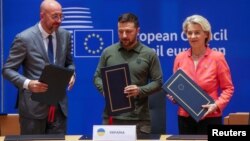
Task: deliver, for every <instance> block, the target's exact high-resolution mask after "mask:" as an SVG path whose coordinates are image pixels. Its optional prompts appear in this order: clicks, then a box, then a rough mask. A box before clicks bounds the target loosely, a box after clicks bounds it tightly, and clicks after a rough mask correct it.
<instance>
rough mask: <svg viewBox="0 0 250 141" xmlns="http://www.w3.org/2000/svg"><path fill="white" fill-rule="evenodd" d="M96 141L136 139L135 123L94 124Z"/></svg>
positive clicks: (132, 140) (130, 140) (128, 140)
mask: <svg viewBox="0 0 250 141" xmlns="http://www.w3.org/2000/svg"><path fill="white" fill-rule="evenodd" d="M93 140H94V141H136V126H135V125H94V126H93Z"/></svg>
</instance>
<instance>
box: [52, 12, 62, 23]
mask: <svg viewBox="0 0 250 141" xmlns="http://www.w3.org/2000/svg"><path fill="white" fill-rule="evenodd" d="M51 18H52V19H53V20H56V21H58V20H59V19H60V20H61V21H62V20H63V19H64V16H63V15H58V14H55V15H52V16H51Z"/></svg>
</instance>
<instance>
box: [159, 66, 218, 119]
mask: <svg viewBox="0 0 250 141" xmlns="http://www.w3.org/2000/svg"><path fill="white" fill-rule="evenodd" d="M162 88H163V90H165V91H166V92H167V93H168V94H170V95H172V96H173V98H174V99H175V101H176V102H177V103H178V104H179V105H180V106H181V107H182V108H183V109H185V111H187V112H188V113H189V114H190V115H191V116H192V117H193V118H194V119H195V120H196V121H197V122H198V121H199V120H200V119H201V118H202V117H203V115H204V114H205V113H206V111H207V109H204V108H202V107H201V106H202V105H205V104H212V103H214V100H213V99H212V98H211V97H210V96H209V95H208V94H207V93H206V92H205V91H204V90H202V89H201V87H200V86H199V85H197V84H196V83H195V82H194V81H193V80H192V79H191V78H190V77H188V76H187V74H185V73H184V71H183V70H181V69H179V70H177V71H176V73H175V74H173V75H172V76H171V77H170V78H169V79H168V80H167V81H166V82H165V83H164V85H163V87H162Z"/></svg>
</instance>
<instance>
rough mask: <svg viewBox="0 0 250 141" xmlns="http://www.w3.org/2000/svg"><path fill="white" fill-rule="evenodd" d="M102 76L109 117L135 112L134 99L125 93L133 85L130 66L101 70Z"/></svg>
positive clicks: (110, 67) (117, 66) (122, 65)
mask: <svg viewBox="0 0 250 141" xmlns="http://www.w3.org/2000/svg"><path fill="white" fill-rule="evenodd" d="M101 75H102V82H103V91H104V95H105V100H106V108H107V111H108V115H110V116H114V115H119V114H121V113H125V112H129V111H133V110H134V104H133V99H132V98H131V97H130V98H127V97H126V95H125V94H124V92H123V91H124V88H125V87H126V86H128V85H130V84H131V80H130V73H129V67H128V64H127V63H125V64H119V65H114V66H109V67H104V68H101Z"/></svg>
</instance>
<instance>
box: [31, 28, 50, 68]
mask: <svg viewBox="0 0 250 141" xmlns="http://www.w3.org/2000/svg"><path fill="white" fill-rule="evenodd" d="M33 34H34V36H32V37H33V41H34V43H35V47H36V49H37V50H38V52H40V53H41V55H42V57H43V58H44V60H45V61H46V62H47V63H49V58H48V55H47V52H46V50H45V46H44V43H43V36H42V33H41V31H40V30H39V28H38V24H36V25H35V27H34V32H33Z"/></svg>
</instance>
